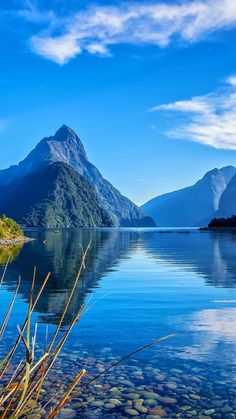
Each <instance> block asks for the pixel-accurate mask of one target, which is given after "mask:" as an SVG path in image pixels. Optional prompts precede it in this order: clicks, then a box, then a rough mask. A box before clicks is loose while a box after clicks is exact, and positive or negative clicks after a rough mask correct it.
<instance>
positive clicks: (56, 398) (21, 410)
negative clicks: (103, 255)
mask: <svg viewBox="0 0 236 419" xmlns="http://www.w3.org/2000/svg"><path fill="white" fill-rule="evenodd" d="M89 247H90V244H89V245H88V247H87V248H86V250H85V251H84V252H83V256H82V260H81V265H80V268H79V271H78V275H77V276H76V278H75V280H74V282H73V284H72V287H71V290H70V293H69V296H68V298H67V301H66V303H65V307H64V310H63V313H62V315H61V317H60V320H59V322H58V325H57V327H56V329H55V332H54V334H53V336H52V338H51V340H50V342H49V344H48V345H47V346H46V348H45V349H44V350H43V351H42V352H41V353H42V355H40V356H39V357H38V358H37V357H36V356H35V345H36V336H37V325H36V327H35V329H34V332H33V333H32V332H31V329H32V327H31V326H32V325H31V317H32V313H33V311H34V309H35V307H36V304H37V302H38V301H39V299H40V298H41V295H42V293H43V290H44V288H45V286H46V284H47V282H48V281H49V280H50V273H48V275H47V276H46V278H45V279H44V281H43V283H42V285H41V287H40V289H39V291H38V293H37V294H36V295H34V289H35V281H36V269H34V273H33V277H32V284H31V290H30V295H29V302H28V311H27V314H26V318H25V321H24V323H23V324H22V325H21V326H19V325H18V326H17V329H16V337H15V341H14V343H13V345H12V347H11V348H10V349H9V351H8V353H7V354H6V355H5V357H4V358H3V359H2V360H0V383H1V382H2V384H0V417H1V418H2V419H4V418H14V419H15V418H20V417H31V418H33V419H37V418H39V417H41V416H42V414H43V417H47V418H49V419H53V418H54V417H56V416H57V414H58V413H59V411H60V410H61V409H62V408H63V406H64V405H65V404H66V403H69V402H71V401H72V399H73V398H75V397H76V396H77V395H78V394H79V393H81V392H82V391H83V389H84V388H85V387H88V386H89V385H90V384H91V383H92V382H93V381H94V380H96V379H98V378H99V377H100V376H101V375H103V374H105V373H106V372H107V371H109V370H110V369H112V368H114V367H115V366H116V365H117V364H119V363H120V362H122V361H124V360H125V359H127V358H129V357H130V356H132V355H134V354H136V353H138V352H140V351H142V350H144V349H147V348H149V347H150V346H153V345H155V344H157V343H158V342H160V341H162V340H165V339H167V338H169V337H171V336H174V335H170V336H165V337H163V338H160V339H157V340H155V341H154V342H151V343H149V344H147V345H145V346H144V347H141V348H139V349H136V350H135V351H133V352H132V353H130V354H128V355H126V356H125V357H123V358H122V359H120V361H118V362H115V363H114V364H113V365H111V366H110V367H109V368H107V369H106V370H104V371H103V372H101V373H99V374H98V375H97V376H95V377H94V378H92V379H90V380H89V381H87V382H85V383H84V384H82V385H81V386H80V388H79V389H76V387H77V386H78V384H79V383H80V382H81V380H82V378H83V377H84V375H85V374H86V370H85V369H82V370H81V371H79V373H78V374H77V375H76V376H75V377H74V379H73V381H72V382H71V384H69V386H68V387H67V388H65V389H63V388H60V389H59V390H57V391H55V393H54V394H53V395H51V396H50V397H49V396H48V398H47V397H45V390H47V385H46V378H47V376H48V374H49V373H50V372H52V370H53V367H54V365H55V362H56V360H57V358H58V357H59V355H60V353H61V351H62V349H63V346H64V344H65V342H66V340H67V338H68V336H69V334H70V332H71V330H72V328H73V327H74V325H75V324H76V323H77V322H78V321H79V319H80V318H81V316H82V314H83V313H84V312H85V309H84V307H80V308H79V309H78V311H77V313H76V314H75V316H74V318H73V319H72V320H71V322H70V324H69V326H67V327H66V329H65V328H63V331H62V330H61V326H62V324H63V320H64V318H65V316H66V313H67V311H68V308H69V306H70V303H71V300H72V297H73V295H74V292H75V290H76V286H77V284H78V281H79V279H80V276H81V273H82V271H83V270H84V269H85V261H86V256H87V253H88V251H89ZM9 261H10V255H9V258H8V261H7V263H6V266H5V268H4V270H3V274H2V277H1V278H0V287H1V286H2V284H3V283H4V278H5V275H6V271H7V265H8V263H9ZM19 287H20V279H19V283H18V285H17V287H16V289H15V292H14V295H13V297H12V300H11V302H10V304H9V307H8V309H7V312H6V314H5V316H4V318H3V320H2V322H1V324H0V340H1V339H3V338H4V333H5V330H6V328H7V324H8V320H9V318H10V315H11V313H12V309H13V306H14V303H15V300H16V298H17V294H18V291H19ZM59 332H60V333H59ZM20 345H23V347H24V353H25V356H24V358H23V359H22V360H20V361H15V357H14V355H15V353H16V351H17V350H19V347H20ZM21 347H22V346H21ZM12 370H13V371H14V372H13V373H11V371H12ZM62 384H63V383H62ZM43 390H44V392H43ZM42 394H43V396H42Z"/></svg>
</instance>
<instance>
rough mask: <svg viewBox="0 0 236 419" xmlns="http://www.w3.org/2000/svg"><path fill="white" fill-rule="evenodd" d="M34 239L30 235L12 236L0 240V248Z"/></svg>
mask: <svg viewBox="0 0 236 419" xmlns="http://www.w3.org/2000/svg"><path fill="white" fill-rule="evenodd" d="M33 240H35V239H33V238H30V237H13V238H9V239H3V240H0V248H3V247H8V246H16V245H17V244H24V243H27V242H31V241H33Z"/></svg>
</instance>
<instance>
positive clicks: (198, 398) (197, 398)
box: [189, 394, 201, 400]
mask: <svg viewBox="0 0 236 419" xmlns="http://www.w3.org/2000/svg"><path fill="white" fill-rule="evenodd" d="M189 397H190V398H191V399H193V400H201V397H200V396H198V394H190V395H189Z"/></svg>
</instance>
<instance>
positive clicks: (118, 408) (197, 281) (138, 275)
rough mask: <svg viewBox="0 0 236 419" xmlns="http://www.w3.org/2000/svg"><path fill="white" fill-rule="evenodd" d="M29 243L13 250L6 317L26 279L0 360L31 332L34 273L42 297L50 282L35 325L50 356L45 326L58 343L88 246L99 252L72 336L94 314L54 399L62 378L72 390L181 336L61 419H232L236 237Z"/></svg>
mask: <svg viewBox="0 0 236 419" xmlns="http://www.w3.org/2000/svg"><path fill="white" fill-rule="evenodd" d="M27 235H28V236H31V237H34V238H35V239H36V240H35V241H33V242H31V243H28V244H26V245H24V246H23V247H22V248H21V249H16V250H15V252H14V255H13V258H14V260H12V261H11V263H10V266H9V269H8V272H7V276H6V279H5V283H4V287H3V288H2V289H1V292H0V315H1V317H2V316H3V313H4V312H5V310H6V308H7V305H8V303H9V301H10V299H11V297H12V293H13V291H14V289H15V285H16V282H17V279H18V276H19V275H21V277H22V280H21V287H20V293H19V296H18V299H17V302H16V304H15V306H14V310H13V315H12V317H11V319H10V322H9V327H8V332H7V334H6V341H5V342H1V351H4V345H7V344H8V341H10V340H11V336H12V333H13V332H14V331H15V329H16V324H17V323H18V324H21V323H22V322H23V319H24V316H25V310H26V307H27V296H28V294H29V290H30V286H31V277H32V271H33V267H34V265H36V266H37V270H38V273H37V287H39V286H40V284H41V283H42V280H43V278H44V276H45V275H46V273H47V272H51V273H52V275H51V279H50V281H49V283H48V285H47V288H46V290H45V292H44V294H43V296H42V298H41V300H40V302H39V304H38V306H37V310H36V314H35V316H34V321H38V322H39V323H40V324H39V332H38V345H39V346H40V345H41V346H43V345H44V344H45V333H46V332H45V331H46V325H47V324H48V325H49V334H50V333H51V332H52V330H53V328H54V327H55V324H56V323H57V321H58V318H59V317H60V314H61V313H62V311H63V308H64V305H65V301H66V298H67V296H68V292H69V290H70V286H71V284H72V282H73V279H74V277H75V275H76V273H77V271H78V268H79V265H80V259H81V246H82V247H84V248H85V247H86V245H87V244H88V243H89V241H90V240H91V241H92V245H91V250H90V252H89V255H88V258H87V264H86V270H85V272H84V273H83V275H82V278H81V280H80V282H79V284H78V287H77V290H76V293H75V296H74V298H73V301H72V304H71V307H70V309H69V312H68V315H67V318H66V320H65V324H64V326H65V327H66V325H67V324H69V322H70V320H71V318H72V317H73V315H74V314H75V313H76V311H77V310H78V307H79V306H80V305H82V304H83V305H86V304H87V305H89V306H90V309H89V310H88V311H87V312H86V314H85V315H84V316H83V318H82V319H81V320H80V322H79V323H78V324H77V325H76V326H75V328H74V329H73V331H72V333H71V335H70V337H69V340H68V342H67V344H66V346H65V348H64V352H63V354H62V357H61V359H62V360H63V362H62V361H61V363H59V364H58V365H57V374H55V375H54V376H53V377H52V378H51V381H50V380H49V383H48V385H49V387H50V386H51V388H55V387H56V386H57V385H59V382H60V380H61V377H62V376H63V379H64V381H65V382H66V381H67V380H68V382H70V381H71V379H72V377H73V376H74V375H75V374H76V372H77V371H78V370H79V368H80V367H81V366H86V369H87V371H88V374H87V376H88V377H90V376H93V375H95V374H96V373H97V372H98V371H101V370H102V369H103V368H104V367H105V366H108V365H110V364H111V362H114V361H115V360H117V359H118V358H119V357H121V356H122V355H125V354H126V353H127V352H129V351H132V350H134V349H136V348H138V347H139V346H142V345H145V344H146V343H148V342H150V341H152V340H154V339H156V338H158V337H161V336H165V335H167V334H170V333H176V336H175V337H174V338H172V339H169V340H168V341H165V342H163V343H160V344H159V345H157V346H155V347H153V348H151V349H148V350H147V351H145V352H143V353H141V354H139V355H137V356H135V357H134V358H133V359H131V360H129V361H126V363H125V364H122V365H121V366H119V367H117V368H116V369H115V370H112V371H111V372H110V373H108V374H107V375H106V376H104V377H102V378H101V379H99V380H98V381H97V382H96V383H95V386H94V385H92V386H90V387H89V388H88V389H87V390H86V391H85V392H84V393H83V394H82V395H80V397H78V398H77V399H75V401H74V403H72V405H71V406H69V407H68V406H67V407H66V408H65V409H64V410H63V412H62V414H61V416H63V417H79V416H80V417H81V416H87V417H101V418H102V417H119V418H120V417H131V416H133V417H135V416H138V415H140V416H141V417H150V418H152V417H154V416H155V417H156V418H158V417H166V418H169V417H170V418H171V417H180V418H187V417H199V418H201V417H202V418H212V417H214V418H226V419H227V418H232V417H233V418H235V417H236V415H235V412H236V356H235V355H236V234H234V233H233V232H232V233H223V232H221V233H217V232H199V231H197V230H191V231H186V230H166V231H163V230H158V229H137V230H136V229H130V230H127V229H123V230H122V229H119V230H118V229H116V230H115V229H110V230H109V229H108V230H82V229H81V230H70V231H68V230H67V231H60V232H59V233H58V234H55V232H53V231H28V232H27ZM45 240H46V243H43V242H44V241H45ZM2 252H3V253H1V252H0V261H1V264H3V263H4V260H5V258H6V252H5V251H2ZM67 354H69V357H66V355H67ZM140 400H142V402H141V401H140ZM81 403H82V405H81Z"/></svg>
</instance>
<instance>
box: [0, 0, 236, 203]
mask: <svg viewBox="0 0 236 419" xmlns="http://www.w3.org/2000/svg"><path fill="white" fill-rule="evenodd" d="M0 8H1V12H0V35H1V43H0V49H1V61H0V92H1V102H0V142H1V145H2V147H1V155H0V168H4V167H7V166H9V165H10V164H13V163H16V162H19V161H20V160H22V159H23V158H24V157H25V155H26V154H27V153H28V152H29V151H30V150H31V149H32V148H33V147H34V146H35V145H36V143H37V142H38V141H39V140H40V139H41V138H42V137H44V136H47V135H50V134H52V133H54V132H55V131H56V129H57V128H59V127H60V126H61V125H62V124H64V123H65V124H67V125H69V126H71V127H72V128H74V129H75V130H76V132H77V133H78V135H79V136H80V138H81V139H82V141H83V143H84V145H85V148H86V151H87V154H88V155H89V158H90V160H91V161H92V162H93V163H94V164H96V165H97V167H98V168H99V169H100V170H101V172H102V173H103V175H104V176H105V177H106V178H108V179H109V180H110V181H111V182H112V183H113V184H114V185H115V186H116V187H118V188H119V189H120V191H121V192H122V193H124V194H126V195H127V196H128V197H130V198H131V199H132V200H134V201H135V202H137V203H143V202H145V201H146V200H148V199H150V198H152V197H154V196H156V195H158V194H160V193H164V192H168V191H171V190H175V189H178V188H181V187H183V186H187V185H189V184H192V183H193V182H195V181H196V180H198V179H199V178H200V177H201V176H202V175H203V174H204V173H205V172H206V171H207V170H210V169H212V168H214V167H221V166H224V165H228V164H235V165H236V65H235V64H236V49H235V43H236V3H235V0H198V1H186V0H182V1H178V2H177V1H171V0H169V1H167V0H163V1H151V2H147V1H136V2H133V1H127V0H126V1H125V2H120V1H100V2H96V1H93V2H89V1H87V2H84V1H76V0H74V1H70V2H68V1H63V0H54V1H53V0H51V1H50V2H48V1H41V0H38V1H28V0H22V1H21V0H15V1H12V0H11V1H6V0H5V1H4V0H2V1H1V6H0Z"/></svg>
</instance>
